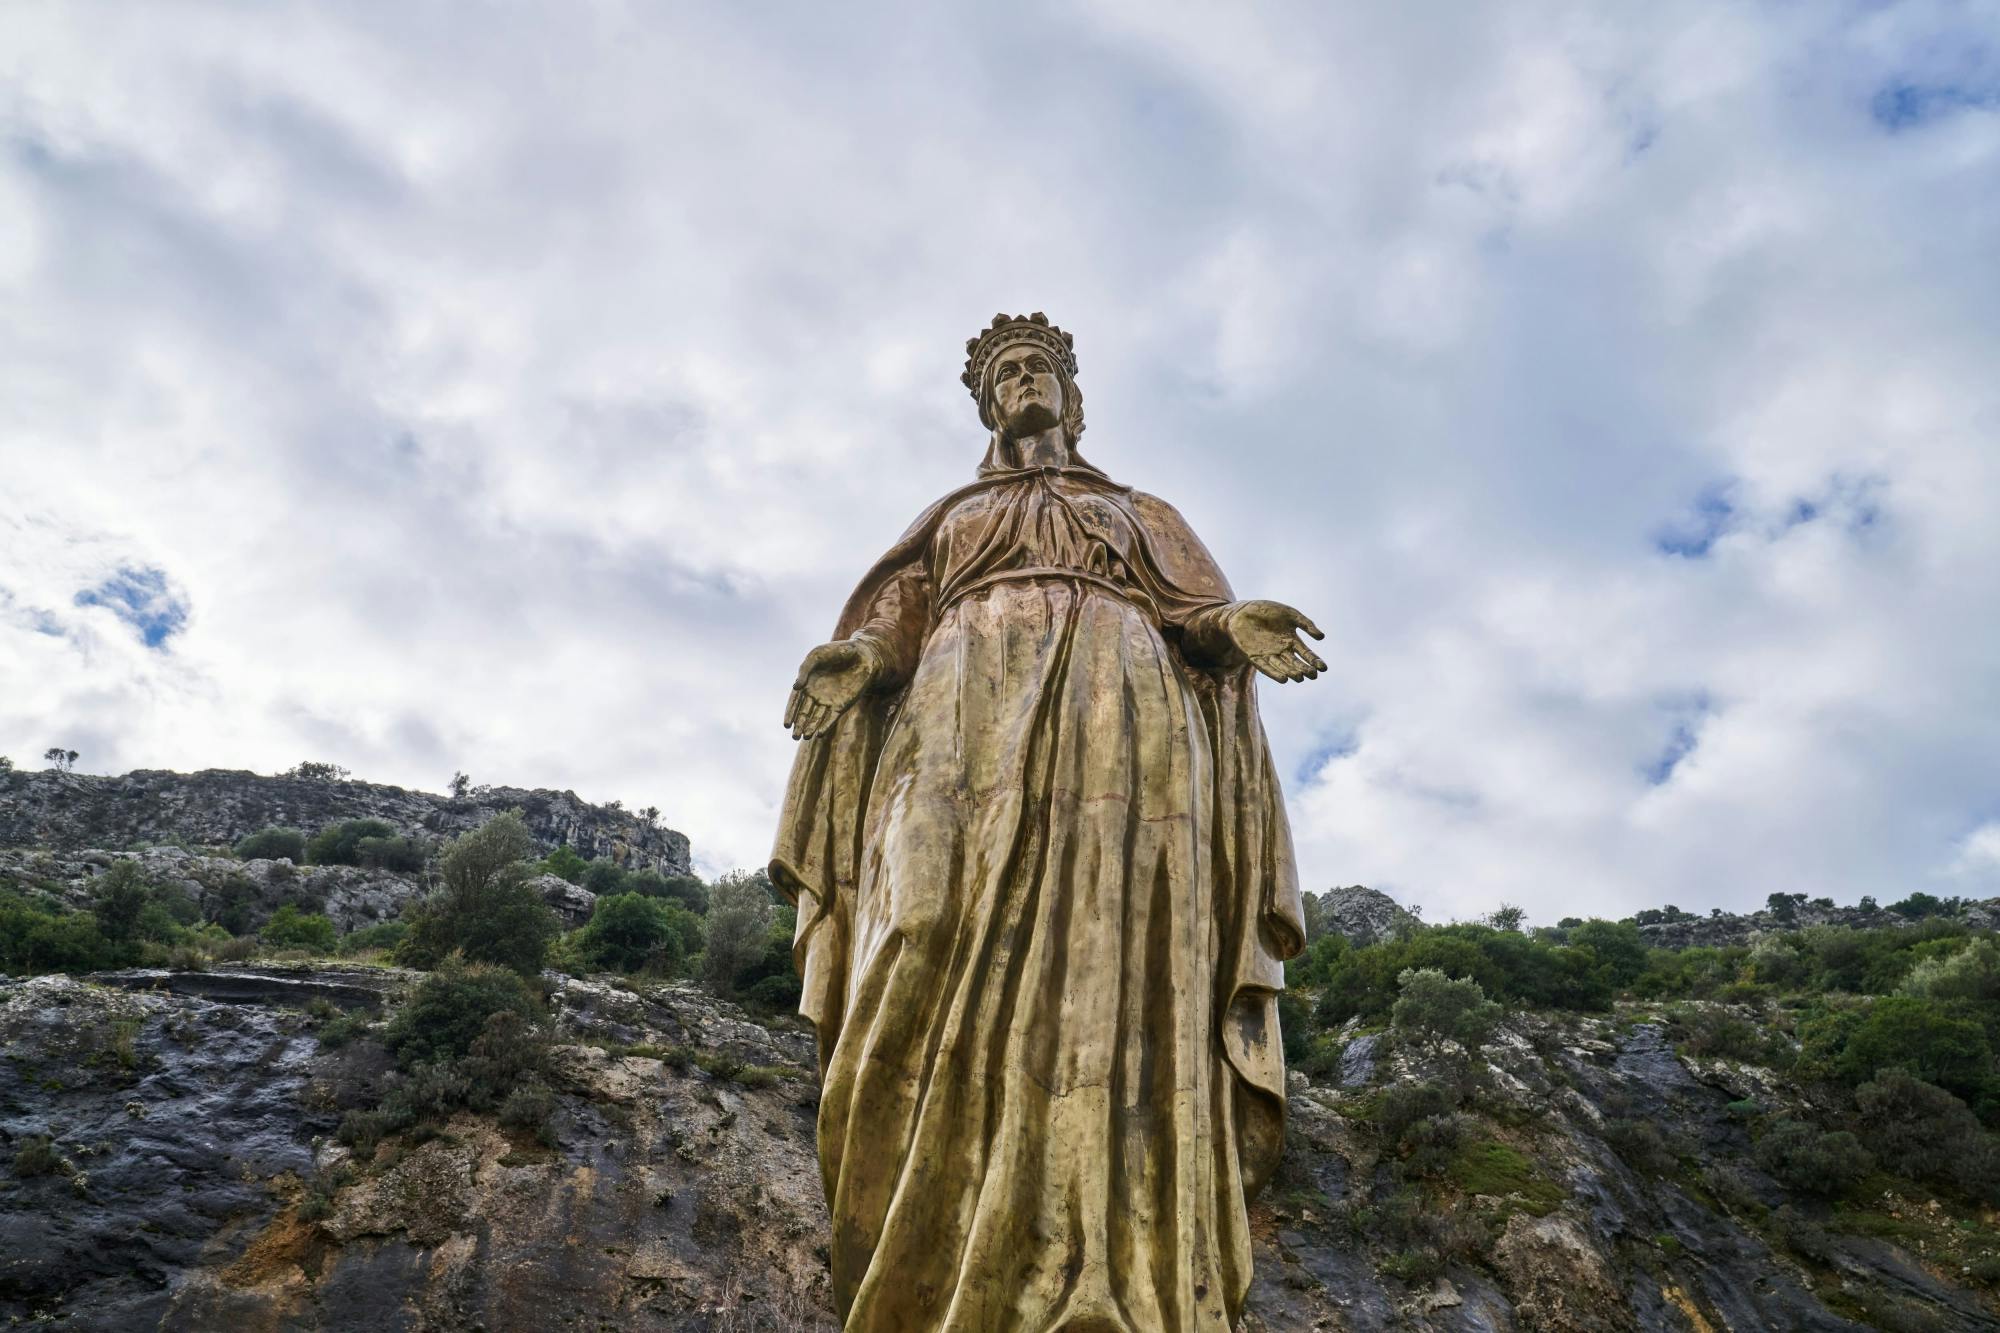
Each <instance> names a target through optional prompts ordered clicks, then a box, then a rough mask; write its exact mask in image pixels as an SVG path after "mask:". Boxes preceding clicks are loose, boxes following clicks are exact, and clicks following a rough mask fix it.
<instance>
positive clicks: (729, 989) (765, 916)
mask: <svg viewBox="0 0 2000 1333" xmlns="http://www.w3.org/2000/svg"><path fill="white" fill-rule="evenodd" d="M769 883H770V881H769V880H767V879H766V878H765V877H764V876H763V875H761V874H757V873H754V872H745V871H741V870H738V871H733V872H732V873H730V874H727V875H724V876H723V877H722V878H721V879H718V880H717V881H715V883H714V885H713V886H712V887H711V888H710V889H709V892H708V930H707V934H708V947H707V948H706V949H705V950H704V951H703V954H702V980H703V982H704V984H706V985H707V987H708V989H709V990H710V991H711V992H712V993H714V994H716V995H721V996H725V997H726V996H729V995H733V994H735V992H736V974H737V973H738V972H739V971H741V970H742V969H743V968H744V967H745V966H747V965H748V964H750V963H752V962H755V961H757V960H758V959H759V958H761V957H762V956H763V954H764V936H765V935H766V933H767V932H769V930H770V928H771V908H772V903H771V894H770V890H769Z"/></svg>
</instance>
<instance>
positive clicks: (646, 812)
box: [639, 805, 660, 828]
mask: <svg viewBox="0 0 2000 1333" xmlns="http://www.w3.org/2000/svg"><path fill="white" fill-rule="evenodd" d="M639 818H641V819H643V820H645V821H646V826H647V827H648V828H658V827H659V826H660V807H659V806H657V805H649V806H647V807H646V808H645V809H643V810H641V811H640V812H639Z"/></svg>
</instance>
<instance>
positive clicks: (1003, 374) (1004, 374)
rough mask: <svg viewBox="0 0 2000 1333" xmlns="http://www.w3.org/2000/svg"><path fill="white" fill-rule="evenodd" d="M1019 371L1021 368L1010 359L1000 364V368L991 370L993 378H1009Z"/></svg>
mask: <svg viewBox="0 0 2000 1333" xmlns="http://www.w3.org/2000/svg"><path fill="white" fill-rule="evenodd" d="M1020 373H1021V368H1020V367H1019V366H1017V365H1015V364H1014V363H1013V362H1012V361H1007V362H1003V363H1002V364H1001V366H1000V369H998V370H996V371H994V372H993V378H994V379H996V380H1011V379H1013V378H1014V377H1015V376H1016V375H1018V374H1020Z"/></svg>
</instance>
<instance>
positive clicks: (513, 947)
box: [396, 810, 561, 976]
mask: <svg viewBox="0 0 2000 1333" xmlns="http://www.w3.org/2000/svg"><path fill="white" fill-rule="evenodd" d="M534 850H535V840H534V839H533V838H532V837H531V836H530V835H529V833H528V826H527V824H526V823H524V822H523V821H522V818H521V812H520V811H518V810H510V811H508V812H507V813H506V814H504V815H495V816H494V817H493V818H492V819H489V820H487V821H486V823H485V824H483V825H481V826H480V827H479V828H476V829H474V830H472V831H471V832H470V833H463V834H460V835H459V836H458V837H457V838H455V839H453V840H452V843H451V845H450V846H449V847H447V848H445V851H444V855H443V856H441V857H440V858H439V859H438V874H439V878H440V879H441V880H442V884H441V885H440V887H439V888H438V889H437V891H436V892H434V893H432V894H431V895H430V896H429V897H427V898H425V899H424V900H423V901H422V902H421V903H419V904H418V905H417V907H416V909H415V910H414V912H413V913H412V916H411V920H410V933H409V934H408V935H407V936H405V937H404V939H403V942H402V943H401V944H400V945H398V946H397V947H396V957H397V959H398V960H399V961H401V962H405V963H408V964H409V965H410V966H412V967H421V968H435V967H437V966H439V965H440V964H441V963H443V962H444V960H445V959H446V958H448V957H450V956H451V955H452V954H453V953H454V952H460V953H463V954H464V955H465V957H466V958H468V959H470V960H472V961H474V962H482V963H497V964H499V965H500V966H502V967H508V968H512V969H513V970H514V971H516V972H519V973H520V974H521V975H523V976H534V975H535V974H536V973H538V972H540V971H541V970H542V964H543V962H544V961H545V960H546V959H547V958H548V952H549V944H550V943H551V942H552V941H553V940H554V939H555V937H556V935H557V933H558V932H559V931H560V929H561V925H560V923H559V922H558V921H557V919H556V914H555V913H554V912H553V911H551V910H550V909H549V906H548V904H547V903H544V902H543V901H542V899H541V895H540V894H539V893H538V892H536V890H535V887H534V883H533V880H534V866H533V865H532V864H531V863H530V862H529V860H528V858H529V857H530V856H532V855H533V854H534Z"/></svg>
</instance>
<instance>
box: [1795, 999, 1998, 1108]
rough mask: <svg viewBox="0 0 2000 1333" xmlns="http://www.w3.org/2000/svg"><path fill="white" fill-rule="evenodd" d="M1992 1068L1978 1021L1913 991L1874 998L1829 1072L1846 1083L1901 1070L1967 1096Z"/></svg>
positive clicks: (1981, 1087) (1973, 1096)
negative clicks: (1960, 1015)
mask: <svg viewBox="0 0 2000 1333" xmlns="http://www.w3.org/2000/svg"><path fill="white" fill-rule="evenodd" d="M1992 1068H1993V1050H1992V1047H1991V1046H1989V1045H1988V1044H1987V1040H1986V1031H1985V1029H1984V1028H1983V1027H1981V1025H1980V1024H1979V1023H1977V1022H1976V1021H1974V1020H1972V1019H1970V1018H1961V1017H1958V1016H1956V1015H1954V1014H1953V1013H1951V1012H1950V1011H1949V1010H1948V1009H1946V1008H1945V1007H1944V1006H1943V1005H1940V1004H1938V1003H1936V1002H1935V1001H1932V1000H1925V999H1919V998H1918V997H1916V996H1914V995H1888V996H1884V997H1883V998H1881V999H1879V1000H1876V1001H1875V1002H1874V1003H1873V1004H1872V1005H1870V1006H1869V1008H1868V1011H1867V1013H1866V1015H1865V1016H1864V1017H1863V1018H1862V1019H1861V1021H1860V1022H1859V1023H1857V1024H1856V1025H1855V1026H1854V1029H1853V1031H1852V1032H1851V1033H1850V1034H1849V1035H1848V1037H1847V1041H1846V1043H1845V1044H1844V1045H1843V1047H1842V1049H1841V1051H1840V1053H1839V1055H1838V1056H1836V1057H1835V1058H1834V1061H1833V1069H1834V1072H1835V1073H1836V1074H1837V1075H1838V1076H1839V1077H1841V1078H1842V1079H1845V1080H1846V1081H1847V1082H1848V1083H1851V1084H1858V1083H1862V1082H1864V1081H1866V1080H1868V1079H1870V1078H1873V1077H1874V1076H1875V1074H1876V1072H1877V1071H1878V1070H1882V1069H1902V1070H1906V1071H1907V1072H1909V1073H1910V1074H1912V1075H1914V1076H1915V1077H1917V1078H1920V1079H1922V1080H1923V1081H1924V1082H1926V1083H1935V1084H1937V1085H1938V1086H1939V1087H1941V1088H1945V1089H1948V1090H1950V1091H1951V1092H1954V1093H1957V1094H1958V1095H1959V1096H1961V1097H1963V1098H1965V1099H1966V1100H1967V1101H1974V1100H1977V1099H1978V1098H1979V1096H1980V1095H1981V1094H1982V1093H1983V1092H1984V1091H1985V1090H1986V1087H1987V1084H1988V1082H1989V1080H1990V1078H1991V1073H1992Z"/></svg>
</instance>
